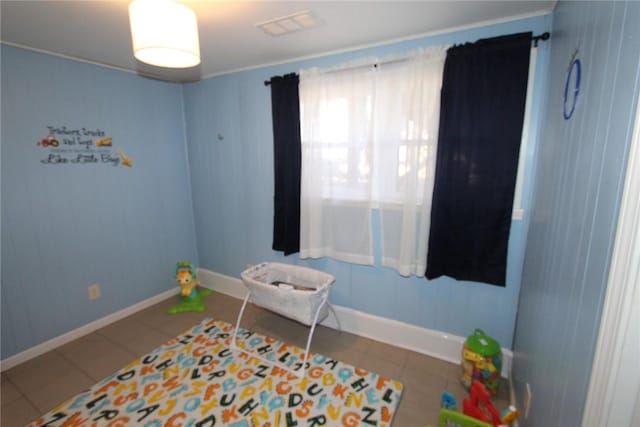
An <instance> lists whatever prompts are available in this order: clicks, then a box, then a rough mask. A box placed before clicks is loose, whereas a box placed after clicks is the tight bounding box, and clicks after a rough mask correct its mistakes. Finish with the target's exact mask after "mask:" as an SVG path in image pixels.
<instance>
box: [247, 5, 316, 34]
mask: <svg viewBox="0 0 640 427" xmlns="http://www.w3.org/2000/svg"><path fill="white" fill-rule="evenodd" d="M319 23H320V22H319V21H318V19H317V18H316V17H315V16H314V15H313V13H312V12H311V11H310V10H303V11H302V12H296V13H292V14H291V15H287V16H282V17H280V18H275V19H270V20H268V21H265V22H261V23H259V24H256V27H258V28H260V29H261V30H262V31H264V32H265V33H267V34H269V35H271V36H281V35H283V34H289V33H294V32H296V31H301V30H306V29H309V28H313V27H317V26H318V24H319Z"/></svg>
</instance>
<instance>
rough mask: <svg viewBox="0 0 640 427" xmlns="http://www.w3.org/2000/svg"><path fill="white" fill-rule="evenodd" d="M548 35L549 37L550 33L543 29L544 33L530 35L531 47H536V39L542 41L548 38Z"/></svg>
mask: <svg viewBox="0 0 640 427" xmlns="http://www.w3.org/2000/svg"><path fill="white" fill-rule="evenodd" d="M549 37H551V34H549V32H548V31H545V32H544V33H542V34H540V35H539V36H533V37H531V40H533V47H538V41H540V40H542V41H546V40H549Z"/></svg>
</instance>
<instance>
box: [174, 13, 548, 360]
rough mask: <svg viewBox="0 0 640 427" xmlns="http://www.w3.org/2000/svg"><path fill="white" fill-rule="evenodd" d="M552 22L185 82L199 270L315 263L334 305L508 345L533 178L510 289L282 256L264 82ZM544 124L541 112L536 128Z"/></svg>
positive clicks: (515, 231)
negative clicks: (275, 247) (326, 278)
mask: <svg viewBox="0 0 640 427" xmlns="http://www.w3.org/2000/svg"><path fill="white" fill-rule="evenodd" d="M550 25H551V18H550V16H546V17H537V18H531V19H526V20H520V21H514V22H510V23H506V24H500V25H493V26H488V27H483V28H478V29H472V30H467V31H460V32H455V33H449V34H444V35H439V36H435V37H430V38H424V39H419V40H413V41H406V42H402V43H396V44H390V45H387V46H383V47H376V48H371V49H363V50H359V51H355V52H350V53H344V54H339V55H332V56H325V57H322V58H317V59H313V60H307V61H303V62H296V63H289V64H284V65H279V66H272V67H265V68H260V69H256V70H251V71H246V72H237V73H233V74H227V75H223V76H219V77H215V78H210V79H206V80H203V81H200V82H196V83H191V84H186V85H185V87H184V97H185V109H186V128H187V131H188V147H189V150H188V151H189V165H190V168H191V186H192V189H193V200H194V215H195V223H196V230H197V233H198V254H199V258H200V267H203V268H207V269H209V270H213V271H216V272H219V273H222V274H226V275H229V276H232V277H239V275H240V272H241V271H242V270H244V269H245V268H246V265H247V264H248V263H252V264H255V263H258V262H261V261H280V262H288V263H294V264H305V265H309V266H311V267H316V268H320V269H323V270H326V271H328V272H330V273H331V274H333V275H334V276H336V284H335V286H334V288H333V291H332V296H331V298H332V301H333V302H334V303H335V304H338V305H342V306H345V307H351V308H353V309H356V310H359V311H363V312H366V313H370V314H374V315H378V316H382V317H387V318H391V319H397V320H400V321H403V322H407V323H410V324H414V325H418V326H422V327H426V328H430V329H434V330H438V331H444V332H447V333H452V334H456V335H460V336H466V335H468V334H470V333H471V332H472V331H473V329H474V328H476V327H482V328H483V329H485V330H486V331H487V332H488V333H489V334H490V335H492V336H494V337H495V338H496V339H497V340H498V341H499V342H500V343H501V344H502V345H503V346H505V347H511V340H512V336H513V328H514V321H515V313H516V305H517V298H518V294H519V289H520V278H521V272H522V262H523V258H524V244H525V240H526V234H527V228H528V221H529V215H528V211H529V209H528V208H529V206H530V199H531V197H530V195H531V188H532V186H531V182H532V180H531V179H528V180H527V182H526V184H525V191H524V202H523V204H524V208H525V212H526V214H525V218H524V220H522V221H514V222H513V226H512V233H511V240H510V249H509V251H510V252H509V260H508V269H507V270H508V271H507V287H506V288H500V287H495V286H490V285H486V284H480V283H471V282H456V281H454V280H452V279H449V278H440V279H437V280H433V281H427V280H425V279H424V278H422V279H418V278H411V279H407V278H403V277H401V276H400V275H399V274H398V273H396V272H395V271H393V270H391V269H387V268H383V267H381V266H380V262H379V253H377V254H376V255H377V256H376V260H377V262H376V266H373V267H366V266H358V265H351V264H346V263H341V262H337V261H333V260H330V259H320V260H312V261H301V260H299V258H298V257H297V256H296V255H294V256H289V257H284V256H282V255H280V254H279V253H277V252H274V251H272V250H271V243H272V218H273V200H272V197H273V147H272V144H273V138H272V127H271V104H270V91H269V88H268V87H265V86H264V84H263V81H264V80H268V79H269V78H270V77H271V76H273V75H280V74H285V73H290V72H292V71H297V70H299V69H300V68H307V67H311V66H319V67H324V66H330V65H335V64H340V63H343V62H346V61H348V60H351V59H354V58H357V57H363V56H379V57H380V56H384V55H388V54H393V53H399V52H405V51H409V50H411V49H412V48H416V47H421V46H428V45H438V44H454V43H462V42H467V41H474V40H476V39H478V38H483V37H492V36H497V35H504V34H510V33H515V32H522V31H533V32H534V34H539V33H541V32H544V31H547V30H549V29H550ZM540 46H541V47H540V50H539V56H538V70H537V80H538V81H537V86H536V87H537V92H536V93H535V94H534V109H537V108H538V106H539V105H540V99H541V94H542V93H544V92H543V90H542V88H544V86H545V83H544V81H545V76H546V65H547V59H548V47H547V46H546V44H545V43H542V44H541V45H540ZM537 122H538V121H537V116H534V118H533V124H534V126H533V128H532V129H531V131H532V132H533V133H534V134H535V132H536V130H537V126H536V125H535V124H536V123H537ZM218 135H220V137H221V138H222V139H220V138H218ZM529 148H530V149H529V152H528V153H527V162H528V169H527V170H531V166H532V163H533V159H534V158H535V144H531V146H530V147H529ZM376 220H377V218H375V217H374V221H376ZM374 225H375V224H374ZM377 239H378V237H377V236H376V246H378V245H377V243H378V242H377ZM378 252H379V250H378Z"/></svg>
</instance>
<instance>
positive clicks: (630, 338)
mask: <svg viewBox="0 0 640 427" xmlns="http://www.w3.org/2000/svg"><path fill="white" fill-rule="evenodd" d="M637 103H638V104H637V105H636V119H635V124H634V129H633V136H632V138H631V148H630V151H629V160H628V162H627V169H626V177H625V184H624V190H623V194H622V202H621V204H620V216H619V218H618V228H617V232H616V241H615V245H614V248H613V256H612V259H611V269H610V271H609V280H608V283H607V290H606V295H605V300H604V307H603V310H602V317H601V320H600V332H599V334H598V341H597V348H596V354H595V357H594V361H593V366H592V368H591V380H590V382H589V390H588V394H587V401H586V404H585V407H584V412H583V414H582V426H583V427H587V426H594V425H597V426H623V425H634V424H633V423H634V418H635V421H637V418H638V412H635V413H634V411H636V408H635V405H636V404H637V402H638V401H640V369H638V359H639V358H640V338H639V337H640V310H638V307H640V98H638V100H637ZM635 425H637V424H635Z"/></svg>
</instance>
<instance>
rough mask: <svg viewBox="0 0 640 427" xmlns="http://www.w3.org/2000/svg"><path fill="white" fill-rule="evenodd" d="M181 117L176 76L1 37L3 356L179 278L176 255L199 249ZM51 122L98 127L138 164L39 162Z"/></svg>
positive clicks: (181, 256)
mask: <svg viewBox="0 0 640 427" xmlns="http://www.w3.org/2000/svg"><path fill="white" fill-rule="evenodd" d="M182 117H183V103H182V88H181V86H180V85H178V84H170V83H164V82H159V81H154V80H149V79H145V78H142V77H138V76H136V75H134V74H128V73H123V72H120V71H114V70H110V69H107V68H104V67H98V66H94V65H89V64H84V63H79V62H75V61H69V60H65V59H61V58H57V57H52V56H48V55H42V54H38V53H33V52H30V51H25V50H22V49H17V48H13V47H10V46H6V45H2V358H3V359H4V358H6V357H9V356H11V355H14V354H16V353H18V352H20V351H23V350H25V349H27V348H30V347H32V346H34V345H36V344H39V343H42V342H44V341H46V340H48V339H51V338H53V337H55V336H57V335H60V334H62V333H65V332H67V331H70V330H72V329H74V328H77V327H80V326H82V325H84V324H86V323H89V322H90V321H92V320H95V319H98V318H100V317H103V316H105V315H108V314H111V313H113V312H115V311H117V310H119V309H122V308H125V307H127V306H130V305H132V304H134V303H136V302H139V301H141V300H144V299H146V298H149V297H151V296H154V295H157V294H159V293H160V292H162V291H165V290H168V289H171V288H172V287H175V284H174V281H173V271H172V270H173V268H174V266H175V262H176V261H178V260H181V259H192V260H194V261H196V248H195V232H194V226H193V211H192V204H191V194H190V187H189V178H188V176H189V172H188V167H187V162H186V149H185V130H184V123H183V119H182ZM47 126H54V127H62V126H66V127H67V129H81V128H83V127H84V128H86V129H90V130H96V129H99V130H101V131H103V132H105V134H106V136H109V137H111V138H113V145H114V148H115V147H117V148H120V149H122V150H123V151H124V152H125V153H126V155H127V156H129V157H130V158H131V159H132V160H133V167H132V168H126V167H122V166H117V167H114V166H111V165H109V164H107V163H92V164H62V165H52V164H43V163H41V160H42V159H44V158H46V157H47V156H48V153H49V152H50V151H53V150H52V149H49V148H43V147H38V146H37V145H36V142H37V141H39V140H40V139H41V138H43V137H45V136H46V135H47V134H48V129H47ZM61 148H62V147H60V149H61ZM104 151H109V150H104ZM109 152H111V153H112V154H113V153H115V151H113V150H110V151H109ZM96 282H97V283H99V284H100V285H101V288H102V298H100V299H98V300H94V301H89V300H88V297H87V286H88V285H90V284H92V283H96Z"/></svg>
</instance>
